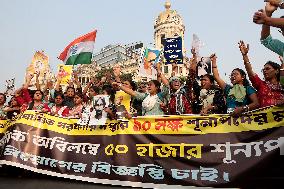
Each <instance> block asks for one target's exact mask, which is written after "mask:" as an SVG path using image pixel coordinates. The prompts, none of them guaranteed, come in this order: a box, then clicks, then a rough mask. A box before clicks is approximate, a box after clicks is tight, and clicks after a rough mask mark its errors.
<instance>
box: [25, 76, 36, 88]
mask: <svg viewBox="0 0 284 189" xmlns="http://www.w3.org/2000/svg"><path fill="white" fill-rule="evenodd" d="M33 77H34V75H33V74H28V75H27V77H26V81H25V84H24V86H23V88H24V89H27V88H29V85H30V83H31V80H32V78H33Z"/></svg>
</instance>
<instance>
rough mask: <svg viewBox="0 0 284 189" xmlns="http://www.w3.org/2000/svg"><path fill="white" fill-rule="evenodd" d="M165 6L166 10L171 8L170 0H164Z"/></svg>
mask: <svg viewBox="0 0 284 189" xmlns="http://www.w3.org/2000/svg"><path fill="white" fill-rule="evenodd" d="M165 8H166V10H170V8H171V2H170V1H166V3H165Z"/></svg>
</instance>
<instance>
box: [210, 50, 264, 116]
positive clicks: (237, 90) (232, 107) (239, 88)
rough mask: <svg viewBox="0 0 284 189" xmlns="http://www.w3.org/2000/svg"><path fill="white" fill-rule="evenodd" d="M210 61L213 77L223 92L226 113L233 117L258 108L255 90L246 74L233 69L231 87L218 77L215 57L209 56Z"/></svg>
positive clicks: (240, 70) (238, 69)
mask: <svg viewBox="0 0 284 189" xmlns="http://www.w3.org/2000/svg"><path fill="white" fill-rule="evenodd" d="M210 59H211V62H212V70H213V76H214V78H215V80H216V81H217V83H218V85H219V87H220V88H221V89H222V90H223V91H224V95H225V98H226V105H227V113H229V114H232V115H233V116H239V115H240V114H242V113H243V112H247V111H250V110H254V109H256V108H258V107H259V101H258V98H257V95H256V90H255V89H254V88H253V87H252V86H251V85H250V83H249V81H248V80H247V77H246V73H245V72H244V71H243V70H242V69H240V68H235V69H234V70H233V71H232V73H231V77H230V80H231V83H232V85H229V84H227V83H225V81H224V80H222V78H221V77H220V76H219V72H218V68H217V57H216V55H215V54H213V55H211V56H210Z"/></svg>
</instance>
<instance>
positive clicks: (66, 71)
mask: <svg viewBox="0 0 284 189" xmlns="http://www.w3.org/2000/svg"><path fill="white" fill-rule="evenodd" d="M72 69H73V66H70V65H64V64H59V65H58V72H57V77H61V78H62V81H61V85H68V82H69V81H70V80H71V79H72V72H73V71H72Z"/></svg>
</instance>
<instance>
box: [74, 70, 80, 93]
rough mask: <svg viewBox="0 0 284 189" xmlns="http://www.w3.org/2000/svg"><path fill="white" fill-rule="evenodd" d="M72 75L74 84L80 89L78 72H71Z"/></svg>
mask: <svg viewBox="0 0 284 189" xmlns="http://www.w3.org/2000/svg"><path fill="white" fill-rule="evenodd" d="M73 77H74V83H75V85H76V88H77V90H78V89H81V88H82V86H81V83H80V81H79V78H78V73H77V72H73Z"/></svg>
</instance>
